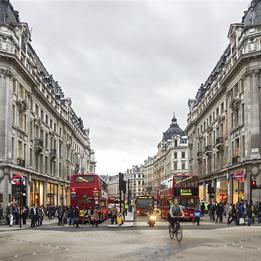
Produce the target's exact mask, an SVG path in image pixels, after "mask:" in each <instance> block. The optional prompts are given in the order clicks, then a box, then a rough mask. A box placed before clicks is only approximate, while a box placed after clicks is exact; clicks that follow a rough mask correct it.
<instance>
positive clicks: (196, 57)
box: [11, 0, 251, 175]
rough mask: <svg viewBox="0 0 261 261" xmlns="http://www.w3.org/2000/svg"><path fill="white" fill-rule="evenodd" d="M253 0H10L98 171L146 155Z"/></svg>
mask: <svg viewBox="0 0 261 261" xmlns="http://www.w3.org/2000/svg"><path fill="white" fill-rule="evenodd" d="M250 2H251V1H250V0H237V1H235V0H234V1H229V0H226V1H222V0H220V1H213V0H205V1H200V0H191V1H186V0H181V1H175V0H172V1H164V0H160V1H142V0H141V1H137V0H132V1H124V0H122V1H109V0H105V1H98V0H93V1H87V0H86V1H75V0H73V1H66V0H63V1H62V0H60V1H55V0H52V1H44V0H34V1H21V0H11V3H12V4H13V7H14V9H15V10H17V11H19V13H20V19H21V21H22V22H27V23H28V25H29V28H32V46H33V48H34V49H35V51H36V53H37V54H38V56H39V57H40V59H41V61H42V62H43V64H44V66H45V67H46V69H47V70H48V72H49V73H50V74H53V76H54V79H55V80H56V81H58V82H59V84H60V86H61V87H62V89H63V91H64V94H65V96H66V97H71V98H72V103H73V104H72V106H73V109H74V111H75V112H76V114H77V115H78V117H82V119H83V120H84V126H85V127H89V128H90V138H91V147H92V149H94V151H95V157H96V161H97V169H96V173H97V174H109V175H114V174H118V173H119V172H125V171H126V170H127V169H128V168H131V167H132V165H140V164H143V162H144V160H145V159H146V158H148V156H154V155H155V154H156V153H157V144H158V143H159V142H160V141H161V139H162V133H163V132H165V131H166V130H167V129H168V127H169V125H170V121H171V119H172V117H173V112H175V113H176V117H177V119H178V123H179V125H180V127H181V128H182V129H185V127H186V120H187V114H188V107H187V102H188V99H189V98H194V97H195V95H196V92H197V89H198V88H199V86H200V84H201V83H204V82H205V81H206V79H207V77H208V76H209V74H210V73H211V71H212V69H213V68H214V66H215V64H216V63H217V61H218V59H219V58H220V56H221V55H222V53H223V51H224V50H225V48H226V46H227V45H228V43H229V41H228V38H227V33H228V30H229V26H230V24H232V23H240V22H241V19H242V16H243V11H244V10H246V9H247V7H248V5H249V4H250Z"/></svg>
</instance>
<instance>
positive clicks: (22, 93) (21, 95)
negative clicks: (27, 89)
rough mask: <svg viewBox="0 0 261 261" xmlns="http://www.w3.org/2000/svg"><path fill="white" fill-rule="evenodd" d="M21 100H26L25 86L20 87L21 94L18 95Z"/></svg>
mask: <svg viewBox="0 0 261 261" xmlns="http://www.w3.org/2000/svg"><path fill="white" fill-rule="evenodd" d="M18 96H19V98H21V99H23V98H24V88H23V86H22V85H21V84H20V85H19V93H18Z"/></svg>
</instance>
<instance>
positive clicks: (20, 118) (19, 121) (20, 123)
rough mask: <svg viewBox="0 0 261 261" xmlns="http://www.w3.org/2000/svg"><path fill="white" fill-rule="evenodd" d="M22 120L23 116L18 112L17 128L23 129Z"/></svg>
mask: <svg viewBox="0 0 261 261" xmlns="http://www.w3.org/2000/svg"><path fill="white" fill-rule="evenodd" d="M23 120H24V114H23V112H22V111H19V119H18V126H19V127H20V128H21V129H23Z"/></svg>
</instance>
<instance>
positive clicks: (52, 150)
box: [50, 149, 56, 160]
mask: <svg viewBox="0 0 261 261" xmlns="http://www.w3.org/2000/svg"><path fill="white" fill-rule="evenodd" d="M50 157H51V160H53V159H55V158H56V150H55V149H51V150H50Z"/></svg>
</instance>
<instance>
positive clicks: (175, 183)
mask: <svg viewBox="0 0 261 261" xmlns="http://www.w3.org/2000/svg"><path fill="white" fill-rule="evenodd" d="M198 193H199V184H198V176H196V175H174V176H173V178H172V179H170V180H168V181H167V182H166V184H164V186H163V189H161V190H159V193H158V195H159V196H158V206H159V211H160V214H161V217H163V218H167V217H168V211H169V207H170V201H173V199H174V198H177V199H178V200H179V205H180V206H181V207H182V209H183V211H184V214H185V217H186V218H189V219H190V220H192V219H193V218H194V213H195V208H196V206H198V205H199V194H198Z"/></svg>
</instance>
